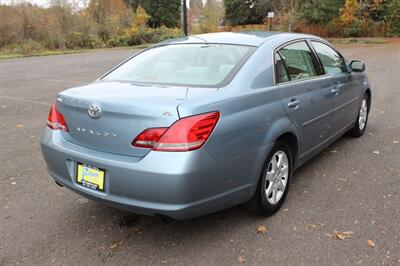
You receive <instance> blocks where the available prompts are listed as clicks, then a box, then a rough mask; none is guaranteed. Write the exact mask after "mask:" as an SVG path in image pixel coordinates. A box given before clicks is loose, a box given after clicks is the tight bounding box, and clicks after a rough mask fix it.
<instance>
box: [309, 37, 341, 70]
mask: <svg viewBox="0 0 400 266" xmlns="http://www.w3.org/2000/svg"><path fill="white" fill-rule="evenodd" d="M311 43H312V45H313V46H314V49H315V51H316V52H317V54H318V57H319V59H320V60H321V63H322V66H323V67H324V70H325V73H327V74H335V73H343V72H346V71H347V70H346V64H345V62H344V60H343V58H342V57H341V56H340V55H339V54H338V53H337V52H336V51H335V50H333V49H332V48H331V47H329V46H328V45H326V44H323V43H320V42H315V41H312V42H311Z"/></svg>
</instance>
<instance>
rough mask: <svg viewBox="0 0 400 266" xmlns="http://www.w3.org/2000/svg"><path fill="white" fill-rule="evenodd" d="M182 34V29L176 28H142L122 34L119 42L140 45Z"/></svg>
mask: <svg viewBox="0 0 400 266" xmlns="http://www.w3.org/2000/svg"><path fill="white" fill-rule="evenodd" d="M180 36H182V32H181V30H180V29H176V28H173V29H171V28H167V27H164V26H162V27H160V28H149V27H145V28H140V29H138V30H135V31H131V32H129V33H128V34H125V35H124V36H120V39H119V43H124V44H125V45H140V44H144V43H158V42H162V41H164V40H167V39H171V38H176V37H180Z"/></svg>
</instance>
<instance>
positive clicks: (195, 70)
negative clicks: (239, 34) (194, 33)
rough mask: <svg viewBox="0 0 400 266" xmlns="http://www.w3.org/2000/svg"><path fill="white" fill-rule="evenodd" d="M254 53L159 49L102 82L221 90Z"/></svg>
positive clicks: (226, 48)
mask: <svg viewBox="0 0 400 266" xmlns="http://www.w3.org/2000/svg"><path fill="white" fill-rule="evenodd" d="M254 50H255V47H252V46H241V45H221V44H207V45H205V44H175V45H167V46H160V47H155V48H151V49H149V50H147V51H144V52H142V53H139V54H138V55H136V56H134V57H132V58H131V59H130V60H128V61H127V62H125V63H124V64H122V65H121V66H119V67H118V68H116V69H115V70H113V71H112V72H110V73H109V74H108V75H106V76H105V77H104V78H103V79H102V80H105V81H123V82H131V83H136V84H141V83H144V84H162V85H177V86H180V85H182V86H196V87H198V86H200V87H219V86H221V85H223V84H224V83H228V82H229V81H230V80H231V79H232V78H233V76H234V75H235V74H236V72H237V71H238V70H239V69H240V67H241V66H242V65H243V63H244V62H245V61H246V60H247V58H248V57H249V56H250V54H251V53H252V52H253V51H254Z"/></svg>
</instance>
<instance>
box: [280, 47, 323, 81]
mask: <svg viewBox="0 0 400 266" xmlns="http://www.w3.org/2000/svg"><path fill="white" fill-rule="evenodd" d="M279 55H280V56H281V58H282V59H283V61H284V63H285V66H286V70H287V73H288V78H289V80H301V79H305V78H310V77H314V76H317V71H316V69H315V65H314V57H313V54H312V52H311V50H310V48H309V47H308V45H307V43H306V42H304V41H302V42H297V43H293V44H289V45H288V46H285V47H283V48H282V49H280V50H279ZM278 73H279V72H278Z"/></svg>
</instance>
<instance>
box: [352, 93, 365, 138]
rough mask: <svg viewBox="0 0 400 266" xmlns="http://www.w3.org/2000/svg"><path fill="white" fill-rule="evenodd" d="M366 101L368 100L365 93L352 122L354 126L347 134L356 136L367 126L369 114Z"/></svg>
mask: <svg viewBox="0 0 400 266" xmlns="http://www.w3.org/2000/svg"><path fill="white" fill-rule="evenodd" d="M368 101H369V99H368V95H367V94H365V95H364V97H363V99H362V100H361V104H360V109H359V111H358V117H357V121H356V123H355V124H354V127H353V128H352V129H350V131H349V135H350V136H352V137H355V138H358V137H361V136H362V135H363V134H364V131H365V128H366V127H367V122H368V114H369V110H368V106H369V105H368Z"/></svg>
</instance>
